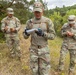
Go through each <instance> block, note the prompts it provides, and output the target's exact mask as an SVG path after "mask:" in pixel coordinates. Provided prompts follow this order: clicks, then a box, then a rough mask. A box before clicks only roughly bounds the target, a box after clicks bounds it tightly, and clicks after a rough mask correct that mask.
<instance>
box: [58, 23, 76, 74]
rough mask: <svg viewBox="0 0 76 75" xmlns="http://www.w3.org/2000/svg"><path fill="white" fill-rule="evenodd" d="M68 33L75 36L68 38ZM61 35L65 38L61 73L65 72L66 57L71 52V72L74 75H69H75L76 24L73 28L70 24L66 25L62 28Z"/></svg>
mask: <svg viewBox="0 0 76 75" xmlns="http://www.w3.org/2000/svg"><path fill="white" fill-rule="evenodd" d="M67 31H69V32H71V33H73V34H74V36H72V37H70V36H67V35H66V33H67ZM61 34H62V36H63V43H62V47H61V51H60V60H59V70H60V71H63V70H64V61H65V57H66V54H67V52H68V51H69V54H70V66H69V72H72V74H69V75H74V74H73V73H74V70H75V64H76V23H75V24H74V25H73V26H72V27H70V25H69V23H65V24H64V25H63V26H62V29H61Z"/></svg>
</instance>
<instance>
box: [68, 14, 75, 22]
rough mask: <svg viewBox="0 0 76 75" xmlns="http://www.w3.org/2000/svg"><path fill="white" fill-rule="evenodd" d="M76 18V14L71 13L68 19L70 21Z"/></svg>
mask: <svg viewBox="0 0 76 75" xmlns="http://www.w3.org/2000/svg"><path fill="white" fill-rule="evenodd" d="M75 18H76V16H75V15H70V16H69V17H68V20H69V21H72V20H73V21H74V20H75Z"/></svg>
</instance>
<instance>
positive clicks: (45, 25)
mask: <svg viewBox="0 0 76 75" xmlns="http://www.w3.org/2000/svg"><path fill="white" fill-rule="evenodd" d="M32 28H36V29H38V28H41V29H42V30H43V31H44V32H45V31H48V26H47V24H46V23H45V22H42V23H33V25H32Z"/></svg>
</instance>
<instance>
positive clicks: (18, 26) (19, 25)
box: [16, 18, 21, 32]
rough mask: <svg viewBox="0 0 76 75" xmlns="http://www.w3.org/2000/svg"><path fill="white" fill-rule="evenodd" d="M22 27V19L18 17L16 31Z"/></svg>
mask: <svg viewBox="0 0 76 75" xmlns="http://www.w3.org/2000/svg"><path fill="white" fill-rule="evenodd" d="M20 27H21V23H20V20H19V19H18V18H16V31H17V32H18V31H19V30H20Z"/></svg>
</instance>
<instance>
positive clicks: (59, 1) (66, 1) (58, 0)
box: [28, 0, 76, 9]
mask: <svg viewBox="0 0 76 75" xmlns="http://www.w3.org/2000/svg"><path fill="white" fill-rule="evenodd" d="M28 1H30V0H28ZM36 1H37V0H36ZM43 1H46V2H47V3H48V4H47V5H48V9H53V8H55V7H56V6H58V7H63V5H65V6H72V5H74V4H76V0H43Z"/></svg>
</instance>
